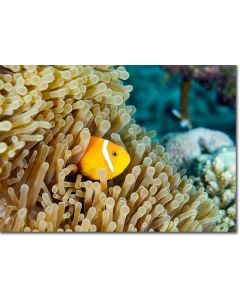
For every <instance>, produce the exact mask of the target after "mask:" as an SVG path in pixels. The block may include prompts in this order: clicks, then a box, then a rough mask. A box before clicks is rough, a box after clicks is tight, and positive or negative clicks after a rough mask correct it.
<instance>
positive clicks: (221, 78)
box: [163, 65, 237, 106]
mask: <svg viewBox="0 0 240 300" xmlns="http://www.w3.org/2000/svg"><path fill="white" fill-rule="evenodd" d="M163 67H164V68H165V69H166V70H168V71H169V72H171V73H172V74H181V75H183V76H184V77H185V78H188V79H195V80H198V81H199V82H200V83H201V84H203V85H204V86H206V87H207V88H209V89H215V90H216V91H217V92H218V100H219V102H221V103H223V104H226V105H230V106H234V105H235V104H236V81H237V80H236V77H237V68H236V66H231V65H229V66H223V65H222V66H220V65H218V66H216V65H215V66H213V65H212V66H211V65H206V66H204V65H202V66H201V65H200V66H196V65H193V66H170V65H169V66H163Z"/></svg>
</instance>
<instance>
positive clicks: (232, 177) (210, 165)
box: [192, 147, 236, 231]
mask: <svg viewBox="0 0 240 300" xmlns="http://www.w3.org/2000/svg"><path fill="white" fill-rule="evenodd" d="M193 166H195V167H194V168H193V174H194V177H192V178H193V181H194V183H195V184H196V186H198V187H204V188H205V189H206V191H207V192H208V194H209V196H210V197H211V198H212V199H213V200H214V202H215V203H216V204H217V205H218V206H219V208H220V218H219V221H218V223H219V224H221V223H225V224H227V226H228V227H229V230H231V231H234V230H235V225H236V200H235V199H236V149H235V147H223V148H221V149H219V150H218V151H216V152H215V153H213V154H203V155H201V156H199V157H198V158H197V159H196V160H195V162H194V163H193Z"/></svg>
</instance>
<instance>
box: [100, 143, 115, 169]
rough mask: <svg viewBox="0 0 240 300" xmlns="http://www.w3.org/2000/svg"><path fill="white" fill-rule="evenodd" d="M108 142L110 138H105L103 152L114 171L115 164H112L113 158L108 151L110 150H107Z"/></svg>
mask: <svg viewBox="0 0 240 300" xmlns="http://www.w3.org/2000/svg"><path fill="white" fill-rule="evenodd" d="M108 143H109V141H108V140H104V142H103V147H102V153H103V156H104V158H105V159H106V161H107V164H108V167H109V169H110V170H111V171H112V172H114V169H113V165H112V161H111V158H110V156H109V153H108V150H107V147H108Z"/></svg>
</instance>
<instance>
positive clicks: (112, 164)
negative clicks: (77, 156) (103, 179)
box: [78, 136, 130, 180]
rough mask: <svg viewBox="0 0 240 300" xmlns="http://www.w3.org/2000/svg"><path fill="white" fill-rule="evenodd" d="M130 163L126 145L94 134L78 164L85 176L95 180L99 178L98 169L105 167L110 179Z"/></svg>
mask: <svg viewBox="0 0 240 300" xmlns="http://www.w3.org/2000/svg"><path fill="white" fill-rule="evenodd" d="M129 163H130V156H129V154H128V152H127V151H126V150H125V149H124V147H122V146H119V145H116V144H114V143H112V142H110V141H108V140H105V139H103V138H100V137H95V136H92V137H91V138H90V141H89V144H88V147H87V149H86V151H85V153H84V155H83V157H82V158H81V160H80V161H79V163H78V166H79V169H80V172H81V173H82V174H83V175H84V176H86V177H88V178H90V179H93V180H99V179H100V178H99V176H98V170H99V169H105V170H106V172H107V180H109V179H112V178H114V177H116V176H118V175H119V174H121V173H122V172H123V171H124V170H125V169H126V167H127V166H128V165H129Z"/></svg>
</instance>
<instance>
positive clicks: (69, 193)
mask: <svg viewBox="0 0 240 300" xmlns="http://www.w3.org/2000/svg"><path fill="white" fill-rule="evenodd" d="M0 73H1V74H0V92H1V95H0V120H1V121H0V159H1V160H0V168H1V169H0V230H1V231H5V232H9V231H13V232H19V231H24V232H37V231H40V232H56V231H57V232H63V231H64V232H72V231H75V232H95V231H103V232H122V231H126V232H136V231H140V232H144V231H157V232H164V231H226V230H227V226H225V225H216V222H217V220H218V218H219V210H218V207H217V206H216V205H215V204H214V202H213V201H212V200H211V199H209V198H208V195H207V193H206V192H205V191H204V189H203V188H200V189H196V188H195V187H194V186H193V184H192V181H191V179H188V178H187V177H186V176H183V177H182V178H181V176H180V174H179V173H178V172H177V169H176V167H175V166H174V165H173V164H172V163H171V162H170V161H169V157H168V154H167V153H166V152H164V148H163V147H162V146H161V145H158V143H157V142H151V138H150V137H151V136H152V134H153V133H152V132H148V133H147V132H146V130H145V129H144V128H141V127H140V126H139V125H137V124H135V121H134V119H133V118H132V115H133V113H134V112H135V108H134V107H133V106H127V105H126V104H125V100H126V99H127V98H128V97H129V93H130V91H131V90H132V87H131V86H124V85H123V84H122V80H125V79H127V77H128V73H127V72H126V71H125V69H124V68H123V67H118V68H114V67H111V66H4V67H3V68H2V69H1V70H0ZM91 135H94V136H99V137H104V138H107V139H109V140H111V141H113V142H115V143H117V144H123V145H124V146H125V147H126V149H127V151H128V152H129V154H130V156H131V162H130V165H129V166H128V168H127V169H126V170H125V171H124V173H122V174H121V175H120V176H118V177H116V178H114V179H112V180H109V181H107V180H106V173H105V170H104V169H100V170H99V176H100V178H101V179H100V181H99V182H98V181H95V182H94V181H91V180H88V179H87V178H85V177H83V176H82V175H81V174H80V173H79V171H78V168H77V165H76V163H77V162H78V161H79V160H80V158H81V157H82V156H83V154H84V151H85V149H86V148H87V146H88V142H89V139H90V136H91Z"/></svg>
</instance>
